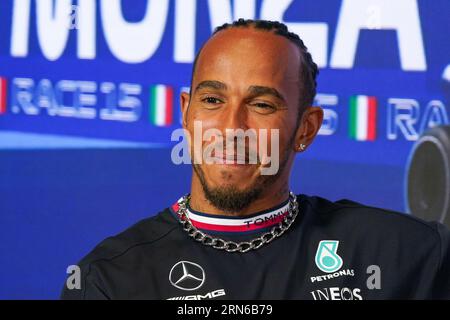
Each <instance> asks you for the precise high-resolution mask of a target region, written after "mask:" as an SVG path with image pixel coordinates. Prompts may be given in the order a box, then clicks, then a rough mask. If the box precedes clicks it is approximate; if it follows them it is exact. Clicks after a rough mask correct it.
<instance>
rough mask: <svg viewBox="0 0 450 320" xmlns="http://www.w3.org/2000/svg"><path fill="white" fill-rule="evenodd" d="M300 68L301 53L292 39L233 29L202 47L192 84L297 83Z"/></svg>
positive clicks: (211, 39)
mask: <svg viewBox="0 0 450 320" xmlns="http://www.w3.org/2000/svg"><path fill="white" fill-rule="evenodd" d="M299 68H300V50H299V49H298V47H297V46H296V45H295V44H294V43H292V42H291V41H290V40H289V39H286V38H285V37H283V36H280V35H276V34H275V33H273V32H272V31H266V30H258V29H254V28H252V27H248V28H230V29H226V30H222V31H220V32H218V33H217V34H215V35H214V36H213V37H212V38H210V39H209V40H208V42H207V43H206V44H205V45H204V46H203V48H202V51H201V52H200V55H199V57H198V60H197V66H196V70H195V74H194V79H193V82H194V83H195V82H198V81H202V80H205V79H210V80H223V81H224V82H229V81H232V82H236V81H237V80H238V79H240V80H242V81H243V82H245V81H250V82H255V83H253V84H265V83H280V82H291V83H298V82H299V79H298V78H299ZM256 82H258V83H256Z"/></svg>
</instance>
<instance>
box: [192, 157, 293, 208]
mask: <svg viewBox="0 0 450 320" xmlns="http://www.w3.org/2000/svg"><path fill="white" fill-rule="evenodd" d="M287 153H288V152H287V150H286V151H285V154H284V155H283V160H282V162H281V163H280V166H279V168H278V172H277V173H276V174H274V175H270V176H262V175H261V176H259V177H258V178H257V180H256V182H255V183H254V184H253V186H251V187H249V188H247V189H245V190H239V189H238V188H237V187H236V186H233V185H231V186H226V187H218V188H211V187H210V186H209V185H208V183H207V182H206V179H205V175H204V173H203V170H202V168H201V166H200V165H199V164H194V163H193V164H192V166H193V168H194V172H195V173H196V174H197V177H198V178H199V180H200V183H201V185H202V188H203V192H204V194H205V197H206V199H207V200H208V201H209V202H210V203H211V204H212V205H213V206H214V207H216V208H217V209H219V210H223V211H226V212H228V213H230V214H232V215H237V214H238V213H239V212H241V211H242V210H243V209H245V208H247V207H248V206H249V205H250V204H251V203H252V202H253V201H255V200H256V199H258V198H259V197H260V196H261V194H262V192H263V191H264V190H265V189H266V187H267V186H268V185H270V184H272V183H274V182H275V181H276V180H277V178H278V177H279V175H281V174H282V172H283V171H284V168H285V166H286V163H287V161H288V157H287Z"/></svg>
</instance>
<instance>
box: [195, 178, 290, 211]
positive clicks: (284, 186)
mask: <svg viewBox="0 0 450 320" xmlns="http://www.w3.org/2000/svg"><path fill="white" fill-rule="evenodd" d="M288 198H289V184H288V181H285V182H283V183H274V184H273V185H272V186H270V187H269V188H267V189H265V190H264V191H263V192H262V193H261V196H260V197H259V198H258V199H256V200H255V201H253V202H252V203H250V204H249V205H248V206H247V207H246V208H244V209H243V210H241V211H239V212H232V213H230V212H228V211H224V210H222V209H220V208H217V207H215V206H214V205H213V204H212V203H211V202H210V201H209V200H208V199H207V198H206V195H205V193H204V191H203V187H202V186H201V183H200V181H198V179H196V177H195V174H194V176H193V179H192V184H191V199H190V202H189V205H190V207H191V208H192V209H193V210H195V211H199V212H205V213H210V214H217V215H225V216H237V217H245V216H248V215H251V214H253V213H255V212H259V211H263V210H267V209H269V208H273V207H275V206H277V205H279V204H280V203H282V202H284V201H286V200H287V199H288Z"/></svg>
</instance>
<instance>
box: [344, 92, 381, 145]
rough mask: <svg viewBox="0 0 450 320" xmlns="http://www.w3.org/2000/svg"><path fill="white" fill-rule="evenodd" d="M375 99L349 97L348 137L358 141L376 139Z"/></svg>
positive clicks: (358, 96) (360, 96) (361, 96)
mask: <svg viewBox="0 0 450 320" xmlns="http://www.w3.org/2000/svg"><path fill="white" fill-rule="evenodd" d="M376 122H377V99H376V98H375V97H371V96H363V95H357V96H352V97H350V105H349V136H350V138H352V139H355V140H358V141H374V140H375V138H376Z"/></svg>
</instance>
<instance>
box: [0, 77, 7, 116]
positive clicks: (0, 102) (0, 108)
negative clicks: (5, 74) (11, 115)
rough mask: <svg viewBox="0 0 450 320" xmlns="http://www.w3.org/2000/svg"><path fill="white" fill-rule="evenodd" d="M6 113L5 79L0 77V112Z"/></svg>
mask: <svg viewBox="0 0 450 320" xmlns="http://www.w3.org/2000/svg"><path fill="white" fill-rule="evenodd" d="M4 113H6V79H5V78H2V77H0V114H4Z"/></svg>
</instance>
